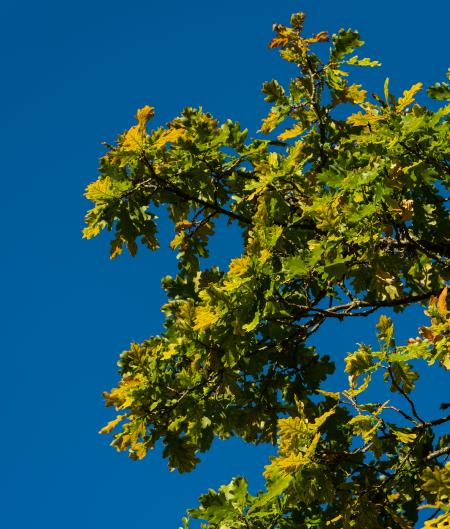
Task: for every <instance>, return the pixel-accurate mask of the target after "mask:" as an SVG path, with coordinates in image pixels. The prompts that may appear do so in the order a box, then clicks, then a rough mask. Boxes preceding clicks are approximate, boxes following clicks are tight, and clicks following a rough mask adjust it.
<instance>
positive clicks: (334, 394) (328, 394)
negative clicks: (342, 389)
mask: <svg viewBox="0 0 450 529" xmlns="http://www.w3.org/2000/svg"><path fill="white" fill-rule="evenodd" d="M317 392H318V393H320V394H321V395H323V396H324V397H330V398H331V399H334V400H340V398H341V394H340V393H339V392H334V391H325V390H323V389H318V390H317Z"/></svg>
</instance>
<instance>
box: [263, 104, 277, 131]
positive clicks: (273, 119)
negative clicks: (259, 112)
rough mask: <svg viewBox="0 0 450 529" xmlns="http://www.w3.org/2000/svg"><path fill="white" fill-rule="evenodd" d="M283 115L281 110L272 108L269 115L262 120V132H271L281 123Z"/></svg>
mask: <svg viewBox="0 0 450 529" xmlns="http://www.w3.org/2000/svg"><path fill="white" fill-rule="evenodd" d="M281 119H282V116H281V115H280V113H279V112H275V111H273V110H271V111H270V112H269V115H268V116H267V117H266V118H264V119H263V120H262V123H263V124H262V125H261V132H263V133H264V134H269V132H271V131H272V130H273V129H274V128H275V127H276V126H277V125H278V123H280V121H281Z"/></svg>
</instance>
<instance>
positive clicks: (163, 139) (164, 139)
mask: <svg viewBox="0 0 450 529" xmlns="http://www.w3.org/2000/svg"><path fill="white" fill-rule="evenodd" d="M185 132H186V131H185V130H184V129H168V130H166V131H165V132H164V133H163V134H162V136H160V137H159V138H158V139H157V140H156V141H155V143H154V144H153V145H154V146H155V147H156V148H161V147H164V145H166V144H167V143H170V142H172V143H173V142H175V141H177V140H178V138H181V137H182V136H183V135H184V133H185Z"/></svg>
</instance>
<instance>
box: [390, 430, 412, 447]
mask: <svg viewBox="0 0 450 529" xmlns="http://www.w3.org/2000/svg"><path fill="white" fill-rule="evenodd" d="M393 434H394V435H395V437H396V438H397V439H398V440H399V441H400V442H401V443H405V444H409V443H412V442H413V441H414V440H415V439H416V437H417V434H416V433H407V432H403V431H402V430H393Z"/></svg>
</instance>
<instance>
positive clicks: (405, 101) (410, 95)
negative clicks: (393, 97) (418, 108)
mask: <svg viewBox="0 0 450 529" xmlns="http://www.w3.org/2000/svg"><path fill="white" fill-rule="evenodd" d="M422 86H423V85H422V83H416V84H414V85H412V86H411V88H410V89H409V90H405V91H404V92H403V97H400V98H399V100H398V103H397V106H396V107H395V109H396V111H397V112H401V111H402V110H403V109H404V108H406V107H407V106H408V105H410V104H411V103H413V102H414V94H416V93H417V92H418V91H419V90H421V89H422Z"/></svg>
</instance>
